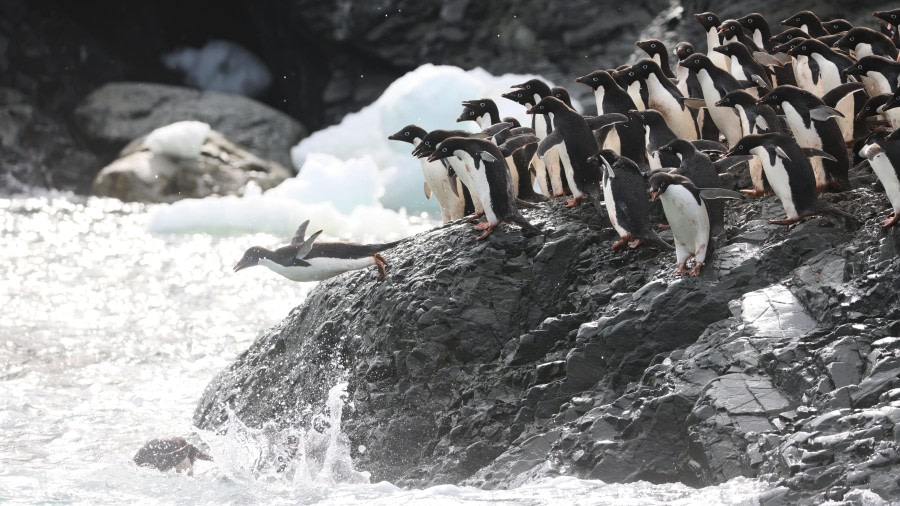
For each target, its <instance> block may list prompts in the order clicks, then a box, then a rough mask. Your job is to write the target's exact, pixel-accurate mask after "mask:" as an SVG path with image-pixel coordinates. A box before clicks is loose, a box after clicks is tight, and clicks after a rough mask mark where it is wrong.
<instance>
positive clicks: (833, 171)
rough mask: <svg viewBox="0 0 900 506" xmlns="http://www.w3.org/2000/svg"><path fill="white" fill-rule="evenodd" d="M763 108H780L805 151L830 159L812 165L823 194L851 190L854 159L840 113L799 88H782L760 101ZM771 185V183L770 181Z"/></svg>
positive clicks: (817, 186)
mask: <svg viewBox="0 0 900 506" xmlns="http://www.w3.org/2000/svg"><path fill="white" fill-rule="evenodd" d="M759 103H760V104H769V105H773V106H775V105H777V106H780V107H781V110H782V111H784V116H785V121H786V122H787V124H788V127H789V128H790V129H791V132H792V133H793V134H794V138H795V139H796V140H797V144H799V145H800V147H801V148H812V149H816V150H821V151H824V152H825V153H827V154H828V155H829V156H826V157H816V158H815V159H814V160H813V161H812V168H813V170H814V173H815V179H816V188H817V189H818V190H819V191H826V190H828V191H838V192H840V191H844V190H849V189H850V178H849V171H850V157H849V155H848V154H847V149H846V147H845V145H844V136H843V134H842V133H841V129H840V127H839V126H838V124H837V122H836V121H835V120H834V117H835V116H839V115H840V113H839V112H837V111H835V110H834V109H832V108H831V107H828V106H827V105H825V103H824V102H822V99H820V98H818V97H816V96H815V95H813V94H812V93H810V92H808V91H806V90H801V89H800V88H798V87H796V86H779V87H777V88H775V89H774V90H772V91H770V92H769V93H767V94H766V95H764V96H763V97H762V98H760V99H759ZM770 182H771V179H770Z"/></svg>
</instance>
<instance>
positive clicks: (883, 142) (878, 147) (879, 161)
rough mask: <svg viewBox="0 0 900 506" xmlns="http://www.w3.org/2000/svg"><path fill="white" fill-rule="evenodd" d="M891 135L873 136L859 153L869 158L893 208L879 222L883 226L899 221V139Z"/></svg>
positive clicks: (892, 224) (889, 225)
mask: <svg viewBox="0 0 900 506" xmlns="http://www.w3.org/2000/svg"><path fill="white" fill-rule="evenodd" d="M893 137H895V135H891V136H890V137H887V138H885V137H883V136H879V135H876V136H873V137H872V138H871V139H869V143H868V144H866V145H865V147H864V148H863V149H862V152H861V153H860V154H861V155H862V156H865V157H866V158H867V159H868V160H869V165H871V166H872V171H874V172H875V175H877V176H878V179H879V180H880V181H881V185H882V186H884V191H885V193H886V194H887V196H888V200H889V201H890V203H891V207H892V208H893V211H894V214H893V215H891V217H890V218H888V219H886V220H884V221H882V222H881V226H882V227H885V228H887V227H893V226H894V225H896V224H897V223H898V222H900V140H896V139H894V138H893Z"/></svg>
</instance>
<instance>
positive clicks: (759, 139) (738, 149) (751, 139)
mask: <svg viewBox="0 0 900 506" xmlns="http://www.w3.org/2000/svg"><path fill="white" fill-rule="evenodd" d="M778 135H780V134H775V133H769V134H750V135H745V136H744V137H742V138H741V139H740V140H739V141H737V142H735V143H734V145H733V146H731V149H729V150H728V152H726V153H725V155H724V156H725V157H731V156H748V155H750V150H751V149H753V148H756V147H759V146H762V145H764V144H766V142H771V141H772V140H774V139H775V136H778Z"/></svg>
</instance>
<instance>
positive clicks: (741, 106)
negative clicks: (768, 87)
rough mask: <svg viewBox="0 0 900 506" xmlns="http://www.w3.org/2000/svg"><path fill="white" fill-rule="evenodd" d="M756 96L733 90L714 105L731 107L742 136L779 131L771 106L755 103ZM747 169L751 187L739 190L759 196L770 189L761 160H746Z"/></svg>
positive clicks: (779, 125) (751, 158)
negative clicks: (735, 114) (739, 123)
mask: <svg viewBox="0 0 900 506" xmlns="http://www.w3.org/2000/svg"><path fill="white" fill-rule="evenodd" d="M756 100H757V99H756V98H754V97H753V96H752V95H750V94H749V93H747V92H746V91H744V90H734V91H731V92H729V93H728V94H726V95H725V96H724V97H722V100H719V101H718V102H717V103H716V105H718V106H722V107H731V108H733V109H734V110H735V112H736V113H737V115H738V117H739V118H740V119H741V133H742V134H743V136H747V135H750V134H760V133H769V132H781V131H782V129H781V121H779V120H778V116H777V115H776V114H775V111H774V110H772V108H771V107H769V106H768V105H765V104H758V103H756ZM747 170H748V172H749V173H750V181H751V182H752V183H753V189H752V190H751V189H743V190H740V192H741V193H743V194H745V195H752V196H755V197H761V196H763V195H765V194H767V193H769V192H771V191H772V188H771V187H770V186H769V182H768V181H767V180H766V175H765V173H763V168H762V162H761V161H760V160H759V159H758V158H756V157H750V159H748V160H747Z"/></svg>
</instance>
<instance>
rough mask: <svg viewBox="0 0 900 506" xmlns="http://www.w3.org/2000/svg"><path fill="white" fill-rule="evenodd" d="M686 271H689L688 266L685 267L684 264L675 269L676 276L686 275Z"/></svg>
mask: <svg viewBox="0 0 900 506" xmlns="http://www.w3.org/2000/svg"><path fill="white" fill-rule="evenodd" d="M685 272H687V267H685V265H684V264H681V265H679V266H678V268H677V269H675V275H676V276H684V273H685Z"/></svg>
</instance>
